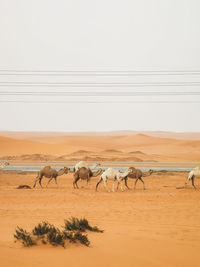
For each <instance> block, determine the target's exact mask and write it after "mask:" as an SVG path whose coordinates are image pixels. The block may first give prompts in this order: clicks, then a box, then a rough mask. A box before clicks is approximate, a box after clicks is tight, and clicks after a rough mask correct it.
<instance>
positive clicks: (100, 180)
mask: <svg viewBox="0 0 200 267" xmlns="http://www.w3.org/2000/svg"><path fill="white" fill-rule="evenodd" d="M101 182H102V178H101V177H100V179H99V181H98V183H97V184H96V191H97V188H98V186H99V184H100V183H101Z"/></svg>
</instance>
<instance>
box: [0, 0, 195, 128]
mask: <svg viewBox="0 0 200 267" xmlns="http://www.w3.org/2000/svg"><path fill="white" fill-rule="evenodd" d="M199 11H200V2H199V0H187V1H186V0H167V1H164V0H160V1H159V0H157V1H156V0H151V1H149V0H136V1H134V0H129V1H128V0H120V1H119V0H118V1H117V0H106V1H105V0H101V1H96V0H84V1H83V0H71V1H68V0H54V1H52V0H18V1H15V0H0V36H1V41H0V70H50V71H51V70H54V71H55V70H62V71H63V70H75V71H76V70H103V71H105V70H123V71H124V70H125V71H126V70H133V71H141V70H142V71H143V70H148V71H152V70H153V71H155V70H170V71H173V70H200V49H199V47H200V16H199ZM0 81H1V82H10V81H12V82H15V81H18V82H19V81H23V82H80V83H81V82H86V83H87V82H100V83H101V82H133V83H135V82H139V83H141V82H190V81H192V82H197V81H200V75H185V76H160V75H159V76H158V75H156V76H139V77H135V76H133V77H118V76H111V77H104V76H103V77H90V76H86V77H83V76H80V77H78V76H75V77H69V76H52V77H51V76H23V75H21V76H10V75H8V76H6V75H0ZM56 90H57V92H58V91H59V92H60V91H62V92H64V91H65V90H69V88H64V87H62V88H57V87H51V88H46V87H45V88H42V87H41V88H40V87H36V88H35V87H27V88H26V87H23V88H21V87H3V86H1V87H0V92H3V91H4V92H5V91H10V92H13V91H24V92H25V91H37V92H40V91H45V92H46V91H51V92H56ZM72 90H79V91H80V90H90V92H91V91H92V90H96V91H97V90H98V91H100V90H104V91H105V92H106V90H107V91H108V90H109V91H120V92H122V91H127V90H129V91H131V90H132V89H131V88H128V89H127V88H123V87H122V88H111V89H109V88H106V87H105V88H103V89H102V88H98V89H97V88H89V89H88V88H81V89H77V88H72ZM134 90H138V91H139V90H143V91H147V90H152V91H155V90H157V91H169V90H170V91H179V92H181V91H190V90H191V91H196V92H200V86H198V87H197V86H195V87H190V86H188V87H175V86H174V87H170V88H168V87H156V88H155V89H154V87H153V86H152V87H148V88H134ZM5 100H10V101H16V100H23V101H25V102H23V103H22V102H19V103H10V102H1V101H5ZM55 100H56V101H57V102H59V101H63V103H57V102H56V103H35V102H37V101H41V102H45V101H55ZM68 100H72V101H75V102H76V101H77V100H79V101H84V102H85V103H81V104H80V103H66V101H68ZM93 100H95V101H99V100H101V101H102V102H103V101H113V102H115V101H117V102H120V101H122V100H123V101H124V102H126V101H133V103H86V102H87V101H93ZM26 101H27V103H26ZM137 101H139V103H135V102H137ZM144 101H146V102H145V103H141V102H144ZM149 101H162V102H161V103H148V102H149ZM166 101H167V103H163V102H166ZM170 101H174V102H175V103H169V102H170ZM177 101H200V96H182V97H180V96H176V97H173V96H169V97H166V96H162V97H151V98H150V97H146V96H140V97H135V98H134V97H114V98H113V97H106V96H104V97H101V98H99V97H96V96H95V97H88V98H87V97H70V98H69V97H55V96H54V97H52V96H41V97H36V96H2V95H0V113H1V123H0V130H26V131H33V130H35V131H40V130H41V131H110V130H164V131H200V123H199V114H200V102H199V103H177ZM29 102H31V103H29Z"/></svg>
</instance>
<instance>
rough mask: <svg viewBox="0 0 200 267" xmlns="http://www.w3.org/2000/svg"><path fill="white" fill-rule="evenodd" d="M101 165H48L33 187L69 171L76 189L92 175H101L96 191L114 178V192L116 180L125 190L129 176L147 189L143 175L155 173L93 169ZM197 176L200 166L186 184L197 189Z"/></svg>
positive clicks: (132, 169) (2, 163)
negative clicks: (72, 166)
mask: <svg viewBox="0 0 200 267" xmlns="http://www.w3.org/2000/svg"><path fill="white" fill-rule="evenodd" d="M7 165H9V163H8V162H1V163H0V168H1V169H3V168H4V167H5V166H7ZM99 166H100V164H99V163H95V164H93V165H89V163H88V162H85V161H80V162H78V163H77V164H76V165H75V166H74V168H73V170H70V168H67V167H64V168H62V169H60V170H59V171H56V170H55V169H53V168H51V167H50V166H46V167H44V168H43V169H42V170H40V171H39V172H38V175H37V177H36V179H35V181H34V185H33V187H35V186H36V184H37V182H39V184H40V186H41V187H42V183H41V182H42V179H43V177H46V178H48V179H49V181H48V183H47V185H46V187H47V186H48V184H49V183H50V182H51V180H52V179H54V180H55V183H56V184H57V177H58V176H60V175H63V174H67V173H73V174H74V181H73V186H74V188H75V189H76V188H77V189H78V184H77V182H78V181H79V180H86V186H88V185H89V182H90V179H91V177H96V176H99V175H100V178H99V181H98V182H97V184H96V191H97V189H98V186H99V184H100V183H101V182H103V184H104V187H105V189H106V190H107V191H109V189H108V187H107V180H113V188H112V190H113V192H114V191H115V183H116V182H117V183H118V184H117V190H118V187H119V185H120V187H121V191H123V185H122V181H124V183H125V186H126V187H127V188H128V189H130V188H129V187H128V184H127V180H128V178H131V179H135V185H134V189H136V184H137V182H138V180H140V181H141V182H142V183H143V188H144V190H145V184H144V181H143V179H142V177H145V176H149V175H151V174H152V173H153V171H152V170H149V171H148V172H142V171H141V170H140V169H136V168H134V167H130V168H128V169H127V170H126V171H125V172H121V171H119V170H117V169H114V168H108V169H106V170H103V169H101V168H99V169H98V171H93V169H95V168H96V167H99ZM195 178H200V166H198V167H195V168H194V169H193V170H191V171H190V172H189V175H188V177H187V180H186V182H185V186H186V185H187V184H188V182H189V181H190V180H191V181H192V185H193V187H194V188H195V189H197V188H196V186H195V184H194V179H195Z"/></svg>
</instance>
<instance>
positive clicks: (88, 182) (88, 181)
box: [85, 176, 90, 187]
mask: <svg viewBox="0 0 200 267" xmlns="http://www.w3.org/2000/svg"><path fill="white" fill-rule="evenodd" d="M89 184H90V177H89V176H88V178H87V182H86V185H85V187H88V185H89Z"/></svg>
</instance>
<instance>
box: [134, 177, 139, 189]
mask: <svg viewBox="0 0 200 267" xmlns="http://www.w3.org/2000/svg"><path fill="white" fill-rule="evenodd" d="M138 179H139V178H136V180H135V185H134V189H136V184H137V181H138Z"/></svg>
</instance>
